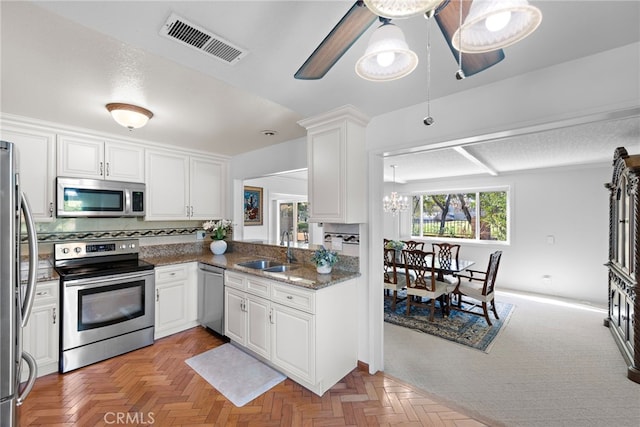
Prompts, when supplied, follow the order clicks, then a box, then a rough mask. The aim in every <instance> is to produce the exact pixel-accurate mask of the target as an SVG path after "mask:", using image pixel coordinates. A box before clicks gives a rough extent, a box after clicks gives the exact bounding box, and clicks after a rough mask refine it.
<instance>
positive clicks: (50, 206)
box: [49, 202, 53, 218]
mask: <svg viewBox="0 0 640 427" xmlns="http://www.w3.org/2000/svg"><path fill="white" fill-rule="evenodd" d="M49 216H50V217H52V218H53V202H49Z"/></svg>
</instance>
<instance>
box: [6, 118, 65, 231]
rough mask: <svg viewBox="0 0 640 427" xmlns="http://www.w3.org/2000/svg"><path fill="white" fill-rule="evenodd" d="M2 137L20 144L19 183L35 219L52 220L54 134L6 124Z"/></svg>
mask: <svg viewBox="0 0 640 427" xmlns="http://www.w3.org/2000/svg"><path fill="white" fill-rule="evenodd" d="M0 138H1V139H2V140H3V141H8V142H13V143H14V144H15V146H16V148H17V152H18V155H17V161H18V170H19V172H20V184H21V186H22V191H23V192H24V193H25V194H26V195H27V197H28V199H29V205H30V206H31V211H32V213H33V219H34V220H35V221H40V222H44V221H53V218H54V213H53V210H54V200H55V188H54V183H55V176H56V170H55V168H56V164H55V159H56V153H55V134H54V133H52V132H44V131H38V130H32V129H29V128H26V127H25V128H23V127H19V126H15V127H14V126H3V127H2V129H0Z"/></svg>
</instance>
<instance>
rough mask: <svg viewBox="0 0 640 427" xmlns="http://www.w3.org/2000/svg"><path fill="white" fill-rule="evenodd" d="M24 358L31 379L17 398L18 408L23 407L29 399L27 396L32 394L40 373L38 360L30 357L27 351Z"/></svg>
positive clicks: (24, 352)
mask: <svg viewBox="0 0 640 427" xmlns="http://www.w3.org/2000/svg"><path fill="white" fill-rule="evenodd" d="M22 358H23V359H24V361H25V362H27V365H28V366H29V379H27V384H26V385H25V386H24V388H23V389H22V391H21V392H20V394H19V395H18V397H17V398H16V406H20V405H22V403H23V402H24V400H25V399H26V398H27V395H29V393H30V392H31V389H32V388H33V385H34V384H35V382H36V375H37V372H38V367H37V365H36V360H35V359H34V358H33V356H32V355H30V354H29V353H27V352H26V351H23V352H22Z"/></svg>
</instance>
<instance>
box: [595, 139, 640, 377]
mask: <svg viewBox="0 0 640 427" xmlns="http://www.w3.org/2000/svg"><path fill="white" fill-rule="evenodd" d="M639 181H640V155H634V156H630V155H629V154H628V153H627V150H625V149H624V148H622V147H618V148H616V150H615V152H614V155H613V178H612V179H611V183H607V184H605V187H606V188H607V189H608V190H609V262H607V264H606V265H607V267H608V268H609V313H608V316H607V318H606V319H605V321H604V325H605V326H607V327H609V329H610V331H611V335H613V339H614V341H615V342H616V344H617V345H618V347H619V348H620V351H621V352H622V355H623V356H624V359H625V360H626V362H627V364H628V365H629V369H628V371H627V376H628V377H629V379H631V380H632V381H635V382H637V383H640V319H639V318H640V299H639V298H638V291H639V290H640V287H639V286H638V278H637V275H638V274H640V235H639V233H640V194H639V193H640V183H639Z"/></svg>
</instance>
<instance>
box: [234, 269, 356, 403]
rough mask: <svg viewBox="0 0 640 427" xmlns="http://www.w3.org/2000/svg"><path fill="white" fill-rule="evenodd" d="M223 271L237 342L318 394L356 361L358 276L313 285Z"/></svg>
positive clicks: (335, 381)
mask: <svg viewBox="0 0 640 427" xmlns="http://www.w3.org/2000/svg"><path fill="white" fill-rule="evenodd" d="M225 274H226V276H225V335H226V336H227V337H229V338H230V339H231V340H232V341H233V342H234V343H236V344H238V345H240V346H242V347H244V348H245V349H247V350H249V351H250V352H251V353H254V354H255V355H258V356H260V358H261V359H262V360H263V361H265V362H267V363H269V364H270V365H271V366H273V367H274V368H276V369H278V370H279V371H281V372H283V373H284V374H286V375H287V376H289V377H290V378H291V379H293V380H294V381H296V382H298V383H299V384H301V385H303V386H304V387H306V388H308V389H309V390H311V391H313V392H314V393H316V394H318V395H322V394H324V392H325V391H327V390H328V389H329V388H331V387H332V386H333V385H334V384H336V383H337V382H338V381H340V379H342V378H343V377H344V376H345V375H347V374H348V373H349V372H350V371H351V370H353V369H354V368H355V367H356V365H357V362H358V360H357V359H358V358H357V342H358V339H357V329H356V317H355V311H354V310H353V304H354V302H355V300H356V283H355V280H348V281H345V282H341V283H337V284H335V285H333V286H329V287H327V288H323V289H320V290H311V289H307V288H303V287H299V286H294V285H289V284H286V283H282V282H278V281H276V280H267V279H264V278H259V277H256V276H253V275H249V274H243V273H238V272H234V271H229V270H227V271H226V273H225ZM321 359H322V360H321Z"/></svg>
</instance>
